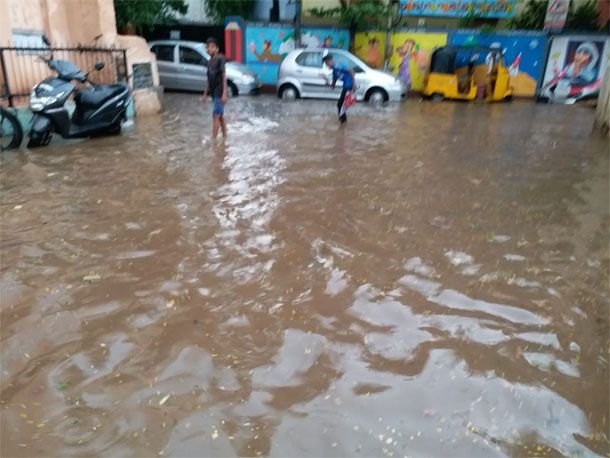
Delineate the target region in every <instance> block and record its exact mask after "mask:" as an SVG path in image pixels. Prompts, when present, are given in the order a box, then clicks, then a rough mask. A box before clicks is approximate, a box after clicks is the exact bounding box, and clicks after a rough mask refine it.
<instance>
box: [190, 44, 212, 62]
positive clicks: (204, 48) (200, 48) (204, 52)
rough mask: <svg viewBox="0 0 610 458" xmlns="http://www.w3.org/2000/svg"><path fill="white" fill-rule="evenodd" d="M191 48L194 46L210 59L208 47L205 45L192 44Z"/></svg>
mask: <svg viewBox="0 0 610 458" xmlns="http://www.w3.org/2000/svg"><path fill="white" fill-rule="evenodd" d="M193 48H195V49H196V50H197V51H200V52H201V53H202V54H203V56H204V57H205V58H206V59H207V60H210V55H209V54H208V47H207V46H206V45H204V44H202V43H198V44H196V45H195V46H193Z"/></svg>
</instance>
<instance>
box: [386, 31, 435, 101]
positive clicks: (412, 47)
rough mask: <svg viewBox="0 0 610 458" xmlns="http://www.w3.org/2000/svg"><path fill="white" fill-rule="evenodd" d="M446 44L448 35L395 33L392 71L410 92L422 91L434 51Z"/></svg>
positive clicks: (392, 36)
mask: <svg viewBox="0 0 610 458" xmlns="http://www.w3.org/2000/svg"><path fill="white" fill-rule="evenodd" d="M446 43H447V34H446V33H428V32H398V33H393V34H392V35H391V36H390V46H391V49H390V51H391V54H390V71H392V72H393V73H395V74H396V75H398V78H400V79H401V80H402V81H403V82H404V83H405V85H406V86H407V87H408V88H409V90H413V91H421V90H423V88H424V78H425V77H426V74H427V73H428V69H429V66H430V56H431V55H432V51H434V50H435V49H436V48H440V47H441V46H444V45H445V44H446Z"/></svg>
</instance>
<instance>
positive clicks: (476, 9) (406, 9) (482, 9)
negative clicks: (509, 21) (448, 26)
mask: <svg viewBox="0 0 610 458" xmlns="http://www.w3.org/2000/svg"><path fill="white" fill-rule="evenodd" d="M516 4H517V0H400V13H401V14H402V15H403V16H441V17H465V16H469V15H476V16H480V17H484V18H511V17H513V16H514V15H515V6H516Z"/></svg>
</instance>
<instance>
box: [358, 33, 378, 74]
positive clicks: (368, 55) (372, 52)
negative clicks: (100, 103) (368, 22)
mask: <svg viewBox="0 0 610 458" xmlns="http://www.w3.org/2000/svg"><path fill="white" fill-rule="evenodd" d="M354 51H355V52H356V54H358V55H362V57H363V59H362V60H364V61H365V62H366V64H367V65H368V66H369V67H372V68H381V66H382V65H383V56H382V55H381V50H380V49H379V40H378V39H377V37H373V38H371V39H370V40H369V42H368V48H367V50H366V52H364V53H363V52H361V51H362V46H358V47H356V48H354Z"/></svg>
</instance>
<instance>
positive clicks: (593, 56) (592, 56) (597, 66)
mask: <svg viewBox="0 0 610 458" xmlns="http://www.w3.org/2000/svg"><path fill="white" fill-rule="evenodd" d="M609 53H610V39H609V38H608V37H604V36H599V35H597V36H596V35H592V36H586V35H566V36H560V37H554V38H553V40H552V42H551V49H550V51H549V57H548V60H547V63H546V71H545V74H544V80H543V83H542V89H541V91H540V96H541V97H543V98H546V99H548V100H549V101H552V102H557V103H567V104H571V103H574V102H576V101H577V100H580V99H584V98H595V97H597V95H598V94H599V89H600V86H601V78H602V76H603V74H602V72H603V69H604V68H606V62H607V61H608V55H609Z"/></svg>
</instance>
